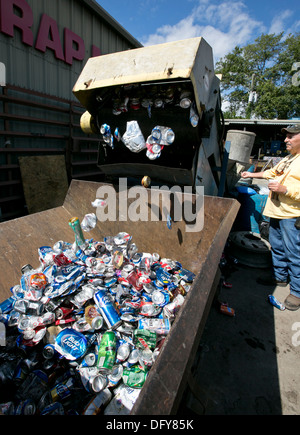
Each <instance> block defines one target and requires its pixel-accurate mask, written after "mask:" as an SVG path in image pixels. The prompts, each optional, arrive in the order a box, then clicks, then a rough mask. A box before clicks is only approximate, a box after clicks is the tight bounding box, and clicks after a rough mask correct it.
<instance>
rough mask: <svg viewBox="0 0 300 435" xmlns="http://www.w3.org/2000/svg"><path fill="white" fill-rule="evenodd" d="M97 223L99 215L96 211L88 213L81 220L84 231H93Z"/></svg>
mask: <svg viewBox="0 0 300 435" xmlns="http://www.w3.org/2000/svg"><path fill="white" fill-rule="evenodd" d="M96 224H97V216H96V215H95V213H88V214H86V215H85V216H84V218H83V219H82V221H81V228H82V229H83V231H91V230H93V229H94V228H95V226H96Z"/></svg>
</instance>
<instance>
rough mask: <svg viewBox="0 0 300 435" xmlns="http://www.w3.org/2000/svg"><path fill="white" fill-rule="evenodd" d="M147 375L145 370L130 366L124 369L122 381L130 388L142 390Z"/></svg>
mask: <svg viewBox="0 0 300 435" xmlns="http://www.w3.org/2000/svg"><path fill="white" fill-rule="evenodd" d="M147 374H148V372H147V370H143V369H141V368H140V367H139V366H132V367H130V368H126V369H124V371H123V375H122V379H123V382H124V384H125V385H127V386H128V387H130V388H142V386H143V385H144V383H145V380H146V378H147Z"/></svg>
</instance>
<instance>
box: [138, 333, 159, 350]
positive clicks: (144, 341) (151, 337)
mask: <svg viewBox="0 0 300 435" xmlns="http://www.w3.org/2000/svg"><path fill="white" fill-rule="evenodd" d="M156 339H157V336H156V332H152V331H149V330H148V329H136V330H135V331H134V344H135V345H136V347H138V348H139V349H148V348H149V349H152V350H153V349H154V348H155V346H156Z"/></svg>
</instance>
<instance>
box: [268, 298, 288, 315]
mask: <svg viewBox="0 0 300 435" xmlns="http://www.w3.org/2000/svg"><path fill="white" fill-rule="evenodd" d="M268 299H269V302H270V304H272V305H273V306H274V307H276V308H278V309H279V310H281V311H283V310H285V306H284V305H283V304H282V303H281V302H279V301H278V300H277V299H276V298H275V296H273V295H269V296H268Z"/></svg>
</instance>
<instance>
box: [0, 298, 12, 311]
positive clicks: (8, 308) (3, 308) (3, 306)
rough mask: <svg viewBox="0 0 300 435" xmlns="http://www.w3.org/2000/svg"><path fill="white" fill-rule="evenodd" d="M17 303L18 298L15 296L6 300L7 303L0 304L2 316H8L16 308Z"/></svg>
mask: <svg viewBox="0 0 300 435" xmlns="http://www.w3.org/2000/svg"><path fill="white" fill-rule="evenodd" d="M15 301H16V298H15V297H14V296H10V297H9V298H8V299H5V301H3V302H1V303H0V314H7V313H9V312H10V311H11V310H12V309H13V306H14V303H15Z"/></svg>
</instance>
